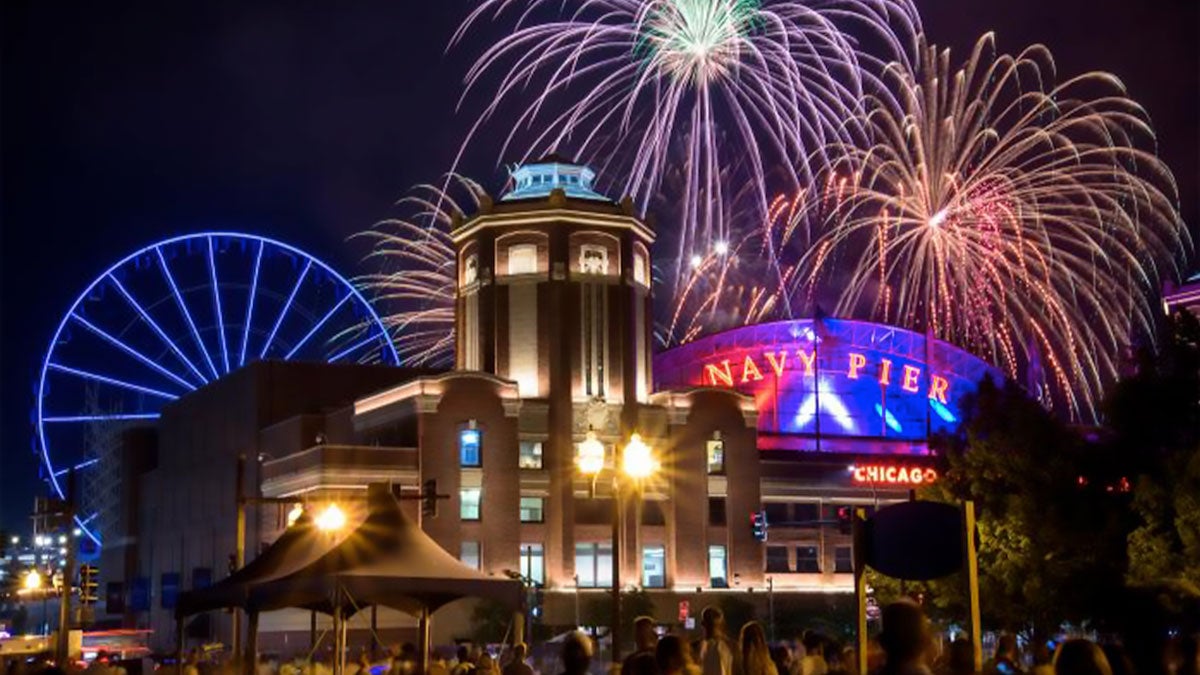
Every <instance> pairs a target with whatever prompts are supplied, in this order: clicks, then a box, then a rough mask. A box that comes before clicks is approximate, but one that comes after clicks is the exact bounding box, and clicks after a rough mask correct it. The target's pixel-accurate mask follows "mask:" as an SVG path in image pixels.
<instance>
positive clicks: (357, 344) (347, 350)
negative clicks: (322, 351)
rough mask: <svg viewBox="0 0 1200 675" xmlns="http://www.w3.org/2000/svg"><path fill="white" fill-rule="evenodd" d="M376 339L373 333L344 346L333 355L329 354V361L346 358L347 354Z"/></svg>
mask: <svg viewBox="0 0 1200 675" xmlns="http://www.w3.org/2000/svg"><path fill="white" fill-rule="evenodd" d="M376 339H377V338H376V337H375V336H374V335H371V336H368V337H367V338H365V339H363V340H359V341H358V342H355V343H354V344H352V345H350V346H349V347H346V348H345V349H343V350H342V351H340V352H338V353H336V354H334V355H333V356H330V357H329V361H330V362H331V363H332V362H334V361H340V360H341V359H344V358H346V357H347V356H349V355H350V354H353V353H354V352H356V351H358V350H359V349H362V348H363V347H364V346H366V345H369V344H371V343H372V342H374V341H375V340H376Z"/></svg>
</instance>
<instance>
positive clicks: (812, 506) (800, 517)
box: [792, 502, 821, 527]
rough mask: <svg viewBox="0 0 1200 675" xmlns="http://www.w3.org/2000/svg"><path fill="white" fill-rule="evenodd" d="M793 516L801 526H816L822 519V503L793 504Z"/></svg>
mask: <svg viewBox="0 0 1200 675" xmlns="http://www.w3.org/2000/svg"><path fill="white" fill-rule="evenodd" d="M792 517H793V518H794V519H795V521H796V525H798V526H800V527H816V526H817V521H819V520H820V519H821V505H820V504H817V503H815V502H799V503H797V504H792Z"/></svg>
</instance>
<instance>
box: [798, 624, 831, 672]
mask: <svg viewBox="0 0 1200 675" xmlns="http://www.w3.org/2000/svg"><path fill="white" fill-rule="evenodd" d="M801 642H802V643H803V644H804V656H803V657H801V659H800V662H799V663H798V664H797V665H796V675H826V673H828V672H829V664H828V663H826V662H825V639H824V638H822V637H821V635H820V634H818V633H816V632H814V631H807V632H805V633H804V639H803V640H802V641H801Z"/></svg>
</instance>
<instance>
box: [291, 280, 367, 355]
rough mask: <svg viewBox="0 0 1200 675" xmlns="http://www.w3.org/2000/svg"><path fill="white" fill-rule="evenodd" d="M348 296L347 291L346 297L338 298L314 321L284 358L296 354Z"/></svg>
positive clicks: (344, 302) (347, 299)
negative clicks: (334, 303) (314, 323)
mask: <svg viewBox="0 0 1200 675" xmlns="http://www.w3.org/2000/svg"><path fill="white" fill-rule="evenodd" d="M350 297H351V296H350V294H349V293H347V294H346V297H344V298H342V299H341V300H339V301H338V303H337V304H336V305H334V306H333V307H332V308H331V309H330V310H329V311H328V312H326V313H325V316H323V317H321V320H320V321H318V322H317V323H316V325H314V326H313V327H312V329H311V330H309V331H308V333H307V334H305V336H304V337H302V338H300V341H299V342H297V343H296V344H295V346H293V347H292V351H290V352H288V353H287V356H285V357H284V358H285V359H291V358H292V356H294V355H295V354H296V352H298V351H300V348H301V347H303V346H304V343H306V342H308V340H309V338H311V337H312V336H313V335H315V334H316V333H317V331H319V330H321V327H322V326H324V325H325V324H326V323H327V322H328V321H329V319H331V318H333V315H334V314H336V313H337V311H338V310H339V309H341V308H342V305H344V304H346V302H347V301H349V300H350Z"/></svg>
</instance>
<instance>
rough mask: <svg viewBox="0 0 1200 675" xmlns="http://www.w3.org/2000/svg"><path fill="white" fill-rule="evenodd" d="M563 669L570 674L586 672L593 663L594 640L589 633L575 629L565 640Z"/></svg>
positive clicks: (576, 674) (578, 674) (575, 674)
mask: <svg viewBox="0 0 1200 675" xmlns="http://www.w3.org/2000/svg"><path fill="white" fill-rule="evenodd" d="M562 662H563V670H564V671H565V672H566V673H567V674H568V675H581V674H582V673H586V672H587V670H588V666H590V665H591V663H592V641H591V639H590V638H588V636H587V635H585V634H583V633H582V632H580V631H575V632H573V633H571V634H570V635H568V636H567V638H566V639H565V640H563V647H562Z"/></svg>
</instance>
